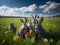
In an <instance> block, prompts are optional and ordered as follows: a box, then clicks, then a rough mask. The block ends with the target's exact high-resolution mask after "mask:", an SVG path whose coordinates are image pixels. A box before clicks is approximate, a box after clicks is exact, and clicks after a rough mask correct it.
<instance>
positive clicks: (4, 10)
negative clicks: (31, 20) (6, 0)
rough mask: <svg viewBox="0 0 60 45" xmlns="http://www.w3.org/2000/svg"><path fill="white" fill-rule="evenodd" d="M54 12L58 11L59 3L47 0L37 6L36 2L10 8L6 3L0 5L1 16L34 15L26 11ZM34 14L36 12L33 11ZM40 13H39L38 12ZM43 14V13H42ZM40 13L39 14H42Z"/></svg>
mask: <svg viewBox="0 0 60 45" xmlns="http://www.w3.org/2000/svg"><path fill="white" fill-rule="evenodd" d="M38 11H39V12H42V13H44V12H47V13H51V12H55V11H60V3H56V2H51V1H48V2H46V4H44V5H40V6H37V5H36V4H32V5H30V6H27V7H26V6H24V7H20V8H11V7H8V6H6V5H3V6H0V15H1V16H26V15H34V14H33V13H26V12H38ZM35 14H36V13H35ZM39 15H41V14H39ZM42 15H43V14H42ZM42 15H41V16H42Z"/></svg>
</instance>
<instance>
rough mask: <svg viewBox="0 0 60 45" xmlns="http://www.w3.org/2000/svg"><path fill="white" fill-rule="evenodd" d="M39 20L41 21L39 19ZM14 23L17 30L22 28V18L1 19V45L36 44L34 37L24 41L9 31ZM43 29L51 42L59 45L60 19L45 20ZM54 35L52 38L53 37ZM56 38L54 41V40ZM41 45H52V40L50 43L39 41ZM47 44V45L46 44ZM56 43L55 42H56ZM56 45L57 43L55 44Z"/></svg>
mask: <svg viewBox="0 0 60 45" xmlns="http://www.w3.org/2000/svg"><path fill="white" fill-rule="evenodd" d="M22 19H23V20H24V18H22ZM37 20H39V19H37ZM11 22H13V23H14V26H15V27H16V29H18V28H19V27H20V26H21V22H20V18H0V44H1V45H33V44H36V43H35V39H34V37H33V38H31V39H29V38H28V39H22V38H19V37H18V36H16V35H15V34H13V33H12V32H10V31H9V30H8V26H9V24H10V23H11ZM42 27H43V29H44V30H45V31H46V32H47V35H48V34H49V35H48V36H49V38H51V40H54V39H55V40H57V45H58V43H59V42H60V41H58V40H59V39H60V36H59V35H60V17H55V18H53V17H52V18H44V21H43V23H42ZM51 35H52V36H51ZM53 37H54V39H53ZM39 43H40V45H50V39H49V40H48V42H44V41H43V40H40V41H39ZM45 43H46V44H45ZM54 43H55V42H54ZM55 44H56V43H55Z"/></svg>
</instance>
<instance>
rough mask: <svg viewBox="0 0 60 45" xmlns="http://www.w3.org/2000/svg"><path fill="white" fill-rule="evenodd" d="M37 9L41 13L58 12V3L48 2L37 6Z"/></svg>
mask: <svg viewBox="0 0 60 45" xmlns="http://www.w3.org/2000/svg"><path fill="white" fill-rule="evenodd" d="M39 8H40V9H41V10H42V11H43V12H49V13H50V12H54V11H58V10H59V11H60V3H56V2H51V1H48V2H46V4H44V5H42V6H39Z"/></svg>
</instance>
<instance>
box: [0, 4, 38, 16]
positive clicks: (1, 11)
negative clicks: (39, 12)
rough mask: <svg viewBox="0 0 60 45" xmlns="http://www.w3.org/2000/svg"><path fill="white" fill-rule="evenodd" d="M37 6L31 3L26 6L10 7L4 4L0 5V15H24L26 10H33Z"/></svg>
mask: <svg viewBox="0 0 60 45" xmlns="http://www.w3.org/2000/svg"><path fill="white" fill-rule="evenodd" d="M36 9H37V6H36V5H35V4H32V5H30V6H28V7H21V8H11V7H8V6H6V5H3V6H0V15H4V16H19V15H20V16H21V15H26V12H35V11H36Z"/></svg>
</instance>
